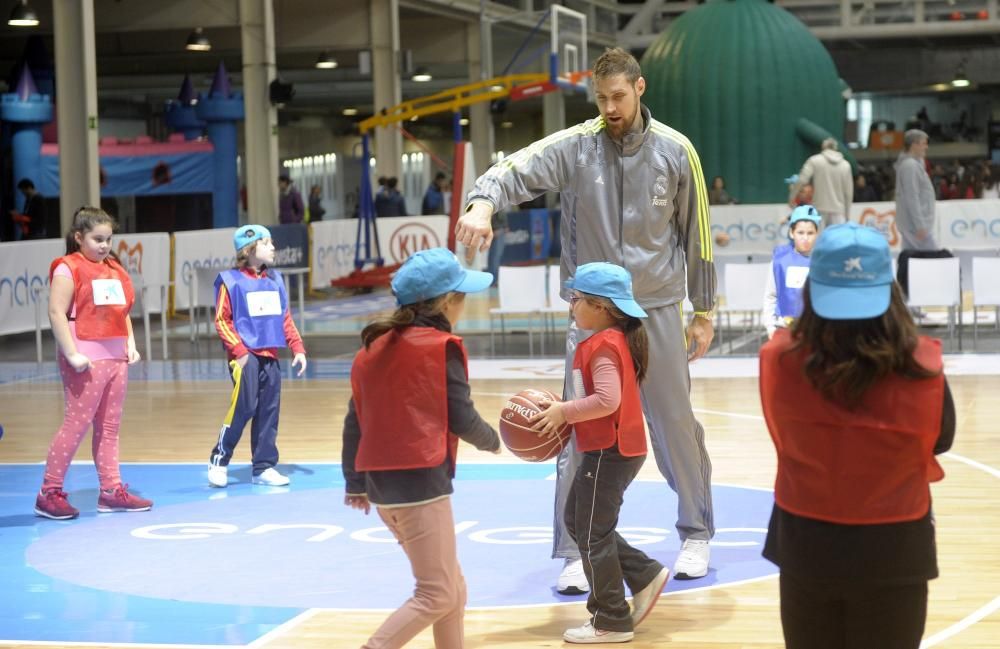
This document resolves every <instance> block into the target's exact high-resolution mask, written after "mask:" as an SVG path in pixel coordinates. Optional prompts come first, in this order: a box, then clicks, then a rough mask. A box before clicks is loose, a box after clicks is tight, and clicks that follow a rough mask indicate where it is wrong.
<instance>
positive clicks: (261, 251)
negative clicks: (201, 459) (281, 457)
mask: <svg viewBox="0 0 1000 649" xmlns="http://www.w3.org/2000/svg"><path fill="white" fill-rule="evenodd" d="M233 244H234V245H235V246H236V268H232V269H230V270H224V271H222V272H221V273H219V277H218V278H217V279H216V280H215V296H216V297H215V307H216V315H215V329H216V331H218V332H219V338H221V339H222V345H223V346H224V347H225V348H226V354H227V355H228V357H229V370H230V374H231V376H232V379H233V393H232V401H231V403H230V405H229V411H228V413H227V414H226V418H225V421H223V423H222V429H221V430H220V431H219V439H218V441H216V443H215V446H214V447H213V448H212V453H211V455H210V457H209V461H208V483H209V484H210V485H211V486H213V487H225V486H226V485H227V484H228V483H229V476H228V466H229V461H230V460H231V459H232V458H233V451H234V450H235V449H236V445H237V444H239V441H240V437H241V436H242V435H243V428H244V426H246V424H247V422H248V421H250V419H251V418H252V419H253V424H251V427H250V451H251V453H252V457H253V478H252V481H253V483H254V484H264V485H270V486H277V487H283V486H285V485H287V484H288V482H289V480H288V478H287V477H286V476H284V475H282V474H280V473H278V471H277V469H275V468H274V467H275V465H277V464H278V447H277V445H276V443H275V441H276V439H277V437H278V410H279V408H280V406H281V368H280V367H279V365H278V350H279V349H280V348H282V347H286V346H287V347H291V348H292V353H293V354H294V355H295V356H294V358H293V359H292V366H293V367H296V366H297V367H298V368H299V374H298V375H299V376H302V373H303V372H305V371H306V350H305V347H303V345H302V338H301V337H300V336H299V331H298V329H296V328H295V323H294V322H292V314H291V312H290V311H289V309H288V295H287V294H286V292H285V283H284V281H283V280H282V278H281V275H280V274H279V273H278V271H276V270H274V269H272V268H269V267H268V266H269V265H270V264H273V263H274V243H273V242H272V241H271V233H270V232H269V231H268V229H267V228H265V227H264V226H262V225H245V226H243V227H241V228H239V229H238V230H236V233H235V234H234V235H233Z"/></svg>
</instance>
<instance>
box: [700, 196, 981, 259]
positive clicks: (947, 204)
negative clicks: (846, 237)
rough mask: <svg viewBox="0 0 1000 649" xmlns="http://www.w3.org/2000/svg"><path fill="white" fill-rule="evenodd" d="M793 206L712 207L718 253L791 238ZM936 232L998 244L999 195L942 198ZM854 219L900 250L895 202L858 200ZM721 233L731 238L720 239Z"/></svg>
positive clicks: (947, 244) (959, 241)
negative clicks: (788, 221)
mask: <svg viewBox="0 0 1000 649" xmlns="http://www.w3.org/2000/svg"><path fill="white" fill-rule="evenodd" d="M790 212H791V209H790V208H789V207H788V206H787V205H773V204H772V205H717V206H713V207H712V233H713V234H714V235H716V243H715V250H716V253H717V254H720V255H721V254H726V255H731V254H748V255H749V254H762V253H765V254H766V253H770V252H771V251H772V250H773V249H774V248H775V246H777V245H778V244H781V243H784V242H785V241H787V240H788V239H787V237H788V226H787V225H785V224H783V223H782V221H783V220H784V219H786V218H787V217H788V214H789V213H790ZM935 213H936V215H937V221H936V223H935V232H934V233H935V237H936V239H937V242H938V245H939V246H940V247H942V248H948V249H952V250H976V249H996V248H1000V200H954V201H938V202H937V205H936V206H935ZM850 218H851V221H853V222H855V223H863V224H865V225H868V226H871V227H873V228H875V229H876V230H878V231H880V232H882V233H883V234H884V235H885V237H886V239H888V240H889V245H890V247H891V248H892V250H893V251H894V252H899V250H900V243H901V240H900V236H899V230H898V229H897V227H896V204H895V203H893V202H879V203H855V204H854V205H853V206H851V217H850ZM720 233H725V234H726V235H727V237H728V242H726V243H719V242H718V241H719V237H718V236H717V235H719V234H720Z"/></svg>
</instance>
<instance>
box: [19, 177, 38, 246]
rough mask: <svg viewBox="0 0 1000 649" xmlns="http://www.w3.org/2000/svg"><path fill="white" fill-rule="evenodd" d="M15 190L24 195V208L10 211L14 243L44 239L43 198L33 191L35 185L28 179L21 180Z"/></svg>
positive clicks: (35, 190)
mask: <svg viewBox="0 0 1000 649" xmlns="http://www.w3.org/2000/svg"><path fill="white" fill-rule="evenodd" d="M17 188H18V189H19V190H21V193H22V194H24V206H23V207H22V208H21V211H20V212H18V211H17V210H11V211H10V218H11V219H12V220H13V221H14V241H19V240H21V239H44V238H45V236H46V232H45V197H44V196H42V195H41V194H39V193H38V190H37V189H35V183H33V182H31V180H29V179H28V178H22V179H21V180H20V181H19V182H18V183H17Z"/></svg>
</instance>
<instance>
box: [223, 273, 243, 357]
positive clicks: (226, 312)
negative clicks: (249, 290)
mask: <svg viewBox="0 0 1000 649" xmlns="http://www.w3.org/2000/svg"><path fill="white" fill-rule="evenodd" d="M215 330H216V331H217V332H219V338H221V339H222V345H223V346H224V347H225V348H226V353H227V354H228V355H229V358H241V357H243V356H246V355H247V354H249V353H250V350H249V349H247V348H246V346H245V345H244V344H243V341H242V340H240V337H239V336H238V335H237V334H236V327H234V326H233V309H232V305H230V303H229V291H228V290H226V285H225V284H223V283H220V284H219V294H218V296H217V297H216V301H215Z"/></svg>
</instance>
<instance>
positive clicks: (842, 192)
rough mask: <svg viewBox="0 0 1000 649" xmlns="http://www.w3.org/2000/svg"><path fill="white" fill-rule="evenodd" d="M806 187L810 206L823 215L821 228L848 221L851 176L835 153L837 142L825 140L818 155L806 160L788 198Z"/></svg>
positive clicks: (848, 166) (852, 178)
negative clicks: (810, 199)
mask: <svg viewBox="0 0 1000 649" xmlns="http://www.w3.org/2000/svg"><path fill="white" fill-rule="evenodd" d="M806 184H811V185H812V186H813V195H812V205H814V206H815V207H816V209H817V210H819V212H820V214H822V215H823V226H824V227H829V226H831V225H834V224H837V223H843V222H844V221H846V220H847V219H848V218H849V217H850V215H851V203H852V202H853V201H854V175H853V173H852V172H851V163H849V162H848V161H847V160H846V159H845V158H844V154H843V153H841V152H840V151H838V150H837V140H835V139H833V138H832V137H828V138H826V139H825V140H823V144H822V151H820V152H819V153H817V154H816V155H814V156H810V157H809V159H808V160H806V162H805V164H804V165H802V170H801V171H799V178H798V181H797V182H796V183H795V185H794V186H793V188H792V192H791V194H792V196H795V195H797V194H798V190H799V189H800V188H801V187H802V186H803V185H806ZM792 206H793V207H794V206H795V205H794V204H793V205H792Z"/></svg>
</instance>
